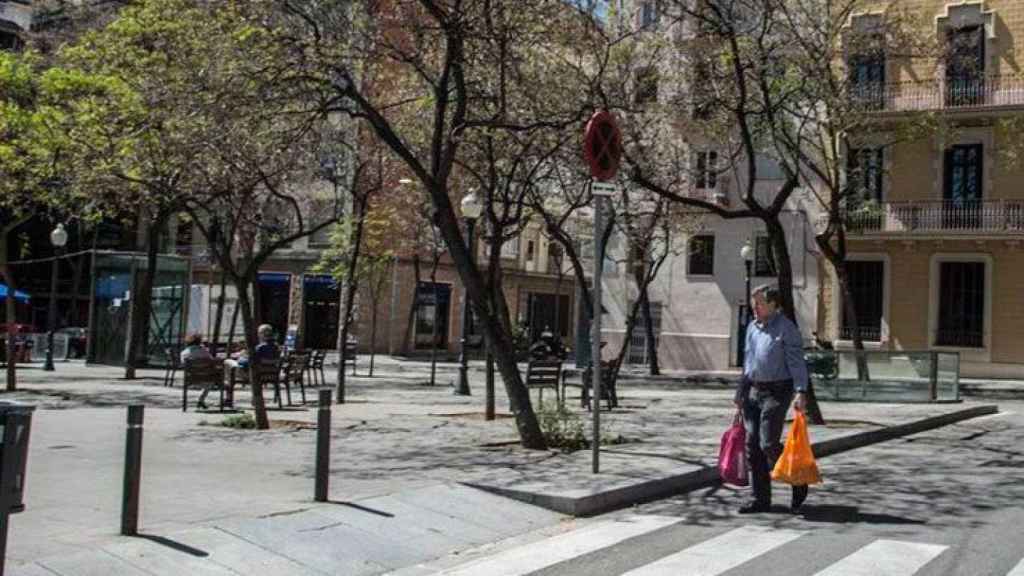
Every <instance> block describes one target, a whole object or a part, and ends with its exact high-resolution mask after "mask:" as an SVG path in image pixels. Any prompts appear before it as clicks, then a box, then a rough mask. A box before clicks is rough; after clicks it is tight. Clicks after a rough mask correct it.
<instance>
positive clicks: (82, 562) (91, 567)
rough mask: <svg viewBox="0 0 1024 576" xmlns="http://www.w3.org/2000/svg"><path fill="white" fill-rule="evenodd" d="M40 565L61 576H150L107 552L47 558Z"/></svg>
mask: <svg viewBox="0 0 1024 576" xmlns="http://www.w3.org/2000/svg"><path fill="white" fill-rule="evenodd" d="M39 564H40V565H41V566H43V567H44V568H46V569H48V570H50V571H51V572H54V573H55V574H58V575H59V576H109V575H110V574H118V575H124V576H150V575H149V573H147V572H146V571H145V570H142V569H141V568H138V567H136V566H133V565H132V564H130V563H128V562H126V561H125V560H123V559H121V558H118V557H117V556H114V555H113V554H110V553H109V552H107V551H105V550H89V551H86V552H79V553H76V554H71V555H68V556H61V557H57V558H47V559H44V560H40V561H39Z"/></svg>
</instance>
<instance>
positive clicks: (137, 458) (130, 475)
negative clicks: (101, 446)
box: [121, 405, 146, 536]
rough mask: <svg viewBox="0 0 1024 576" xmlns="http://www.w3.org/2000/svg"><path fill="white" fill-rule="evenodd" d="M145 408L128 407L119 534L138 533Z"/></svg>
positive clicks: (137, 406) (138, 406) (139, 406)
mask: <svg viewBox="0 0 1024 576" xmlns="http://www.w3.org/2000/svg"><path fill="white" fill-rule="evenodd" d="M145 410H146V407H145V406H142V405H136V406H129V407H128V430H127V435H126V436H127V439H126V441H125V451H124V493H123V499H122V500H121V534H122V535H124V536H135V535H136V534H138V533H139V489H140V482H141V480H142V417H143V415H144V414H145Z"/></svg>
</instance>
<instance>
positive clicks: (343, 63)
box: [274, 0, 599, 448]
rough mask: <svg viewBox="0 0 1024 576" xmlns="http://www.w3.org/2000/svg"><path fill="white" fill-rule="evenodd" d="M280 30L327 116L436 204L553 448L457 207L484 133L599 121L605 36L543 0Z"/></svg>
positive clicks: (349, 6)
mask: <svg viewBox="0 0 1024 576" xmlns="http://www.w3.org/2000/svg"><path fill="white" fill-rule="evenodd" d="M274 22H275V25H276V27H275V28H274V29H275V30H276V33H277V34H278V36H279V38H280V42H281V43H282V45H287V46H288V47H289V48H290V49H291V53H292V56H291V58H290V62H291V69H292V72H293V74H294V75H295V77H296V78H299V79H301V80H302V81H304V82H305V85H306V86H307V87H308V88H309V89H310V91H311V92H312V93H315V94H318V95H319V98H320V100H321V101H322V102H323V106H324V109H325V110H327V111H330V112H339V113H342V114H346V115H348V116H350V117H352V118H355V119H357V120H358V121H360V122H361V123H363V124H364V125H366V126H367V127H369V128H370V130H371V131H372V132H373V134H374V136H375V137H376V139H378V140H379V141H380V142H381V143H383V144H384V145H385V146H387V147H388V148H390V149H391V151H392V153H393V155H394V156H395V157H397V158H398V159H399V160H400V162H401V163H402V165H403V167H404V169H405V170H407V171H408V173H409V174H410V175H411V176H412V177H413V178H414V179H415V180H417V181H418V182H419V184H420V186H421V189H422V191H423V192H425V193H426V196H427V198H429V200H430V202H431V205H432V208H433V215H434V219H435V220H436V223H437V225H438V228H439V230H440V232H441V234H442V236H443V238H444V240H445V243H446V244H447V246H448V251H449V255H450V256H451V258H452V261H453V263H454V266H455V268H456V270H457V271H458V273H459V276H460V278H461V280H462V284H463V285H464V286H465V287H466V291H467V294H468V297H469V301H470V302H471V304H472V305H473V309H474V311H475V313H476V317H477V318H478V319H479V322H480V326H481V328H482V329H483V331H484V333H485V337H486V338H487V339H488V341H489V342H490V344H491V345H492V349H493V350H494V351H495V354H496V361H497V365H498V370H499V371H500V373H501V375H502V378H503V380H504V383H505V388H506V392H507V393H508V396H509V401H510V407H511V409H512V412H513V413H514V414H515V417H516V424H517V428H518V431H519V434H520V438H521V440H522V443H523V445H524V446H526V447H529V448H543V447H544V445H545V444H544V438H543V435H542V434H541V432H540V429H539V426H538V424H537V419H536V416H535V415H534V413H533V410H532V407H531V405H530V400H529V395H528V393H527V390H526V388H525V386H524V385H523V381H522V377H521V375H520V374H519V371H518V368H517V366H516V363H515V358H514V355H513V354H512V346H511V334H510V330H509V329H508V326H510V322H509V320H508V317H507V309H506V308H504V307H503V305H502V304H501V302H500V300H501V299H499V298H488V297H487V294H486V290H487V289H486V286H485V282H484V278H483V277H482V274H481V272H480V268H479V267H478V266H476V265H474V264H473V262H472V260H471V258H470V255H469V253H470V250H471V249H472V247H470V246H468V245H467V243H466V241H465V238H464V236H463V234H462V232H461V230H460V227H459V222H458V217H457V214H456V211H455V208H454V206H453V198H452V196H453V192H454V191H455V190H456V189H457V188H456V183H457V174H458V172H459V170H458V165H459V161H460V159H461V158H463V157H464V156H463V154H464V153H465V151H464V146H463V144H464V143H465V142H466V140H467V138H470V137H471V136H472V135H473V134H474V133H476V132H478V131H481V132H487V131H495V132H499V133H510V132H515V133H520V134H523V135H527V134H529V133H531V132H535V133H542V132H545V131H552V130H563V129H567V128H569V127H572V128H573V129H579V126H580V124H581V123H582V121H583V120H584V119H585V118H586V117H588V116H589V112H590V111H591V110H592V105H591V104H590V102H589V100H588V99H589V96H590V91H589V87H590V86H591V85H592V78H591V75H590V71H589V69H588V67H587V65H586V64H585V61H586V60H588V59H589V56H588V54H589V49H590V48H592V44H591V42H590V39H591V38H594V37H596V36H599V28H598V27H597V26H596V25H595V23H594V21H593V20H592V18H591V17H590V15H589V14H588V13H585V12H583V11H580V10H578V9H576V8H573V7H571V6H570V5H568V4H565V3H562V2H551V1H545V0H526V1H525V2H524V1H522V0H521V1H517V2H515V3H511V2H504V1H500V2H478V1H470V2H455V3H450V2H437V1H434V0H417V1H412V0H396V1H394V2H390V3H387V4H386V5H381V4H379V3H377V2H369V1H367V2H361V1H360V2H352V3H346V4H345V5H344V6H343V7H342V6H338V5H335V4H330V3H315V2H286V3H283V5H282V6H281V9H280V11H277V19H276V20H275V21H274ZM541 89H542V90H543V91H544V94H543V96H540V95H538V94H537V91H538V90H541ZM425 119H428V120H427V121H425Z"/></svg>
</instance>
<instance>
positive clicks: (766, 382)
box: [735, 286, 807, 514]
mask: <svg viewBox="0 0 1024 576" xmlns="http://www.w3.org/2000/svg"><path fill="white" fill-rule="evenodd" d="M780 303H781V295H780V293H779V289H778V288H776V287H774V286H761V287H759V288H757V289H756V290H754V292H753V293H752V294H751V297H750V305H751V307H752V308H753V309H754V321H753V322H751V323H750V324H749V325H748V326H747V336H746V347H745V348H744V358H743V377H742V378H741V380H740V385H739V387H738V389H737V390H736V397H735V403H736V408H737V409H738V410H740V411H742V414H743V427H744V428H745V429H746V432H747V460H748V462H749V464H750V475H751V485H752V487H753V490H754V500H753V501H752V502H750V503H749V504H747V505H745V506H743V507H742V508H740V510H739V511H740V513H741V514H752V513H756V512H768V511H769V510H771V505H772V486H771V470H772V468H774V467H775V461H776V460H778V458H779V455H781V454H782V442H781V437H782V427H783V426H784V425H785V423H786V413H787V412H788V411H789V405H790V403H791V402H792V403H793V407H794V409H796V410H800V411H803V409H804V407H805V406H806V403H807V397H806V392H807V365H806V364H805V362H804V353H803V339H802V338H801V337H800V330H799V329H798V328H797V327H796V324H794V323H793V322H792V321H791V320H790V319H789V318H787V317H786V316H785V314H783V313H782V311H781V310H780V309H779V304H780ZM794 396H795V398H794ZM805 498H807V486H793V497H792V500H791V502H790V509H791V510H792V511H793V512H797V511H799V509H800V506H801V505H802V504H803V502H804V499H805Z"/></svg>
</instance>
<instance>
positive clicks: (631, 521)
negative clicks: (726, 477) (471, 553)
mask: <svg viewBox="0 0 1024 576" xmlns="http://www.w3.org/2000/svg"><path fill="white" fill-rule="evenodd" d="M681 522H683V519H682V518H677V517H669V516H652V515H633V516H625V517H622V518H617V519H610V520H602V521H598V522H595V523H593V524H590V525H588V526H585V527H583V528H580V529H577V530H573V531H571V532H565V533H562V534H559V535H556V536H552V537H549V538H547V539H545V540H541V541H538V542H533V543H530V544H524V545H521V546H519V547H516V548H512V549H509V550H503V551H500V552H496V553H494V554H491V555H489V556H486V557H484V558H480V559H477V560H472V561H469V562H466V563H464V564H460V565H458V566H454V567H451V568H447V569H445V570H442V571H440V572H432V573H431V574H433V575H434V576H525V575H527V574H532V573H534V572H538V571H541V570H544V569H551V568H552V567H555V566H556V565H558V568H555V569H552V570H550V571H549V572H545V574H548V573H561V571H560V569H561V568H562V567H565V569H566V572H567V573H574V572H573V570H572V568H573V563H572V562H571V561H572V560H575V559H580V558H582V557H583V556H584V555H587V554H590V553H594V552H598V551H600V550H606V549H608V548H611V547H612V546H615V545H617V544H621V543H623V542H626V541H627V540H632V539H637V538H640V537H643V536H645V535H651V534H653V533H654V532H656V531H659V530H663V529H671V528H672V527H673V526H676V525H679V526H682V525H681V524H680V523H681ZM811 533H812V531H810V530H795V529H788V528H776V527H771V526H759V525H745V526H741V527H738V528H735V529H732V530H728V531H726V532H724V533H721V534H717V535H715V536H713V537H711V538H707V539H704V540H702V541H698V542H696V543H694V544H693V545H690V546H686V547H684V548H683V549H681V550H678V551H676V552H673V553H670V554H668V555H666V556H662V557H660V558H657V559H654V560H652V561H649V562H647V563H646V564H643V565H641V566H636V567H633V568H631V569H629V570H627V571H625V572H617V573H619V574H620V576H718V575H721V574H725V573H726V572H729V571H730V570H733V569H736V568H738V567H740V566H742V565H744V564H747V563H748V562H752V561H756V560H757V559H758V558H760V557H762V556H764V555H766V554H768V553H770V552H773V551H780V552H781V553H784V554H785V553H788V551H787V550H786V546H787V545H791V544H794V543H796V542H798V541H800V540H801V539H806V538H808V536H809V535H810V534H811ZM851 547H856V549H851V550H849V551H847V550H844V551H843V552H844V553H845V554H846V555H845V556H842V557H841V558H839V559H838V560H836V561H834V562H832V564H830V565H828V566H826V567H824V568H822V569H820V570H817V571H815V569H808V570H807V571H806V572H803V573H801V572H799V568H797V567H794V570H793V574H805V575H806V576H913V575H915V574H919V573H920V571H921V570H922V569H923V568H924V567H925V566H927V565H928V564H929V563H930V562H932V561H933V560H936V559H938V558H939V557H940V556H942V554H943V553H945V552H946V551H947V550H949V546H946V545H942V544H934V543H926V542H913V541H903V540H892V539H875V540H873V541H871V542H869V543H867V544H864V543H863V542H859V543H858V544H851ZM830 561H831V560H830ZM562 563H565V564H562ZM751 566H755V567H756V562H755V563H754V564H752V565H751ZM740 571H741V572H742V570H740ZM755 572H756V571H755ZM423 573H424V574H425V573H426V572H423ZM609 574H610V573H609ZM730 574H731V573H730ZM1005 576H1024V559H1022V560H1021V561H1020V563H1018V564H1017V565H1016V566H1015V567H1014V568H1012V569H1010V571H1009V572H1006V573H1005Z"/></svg>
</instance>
